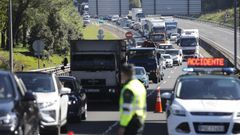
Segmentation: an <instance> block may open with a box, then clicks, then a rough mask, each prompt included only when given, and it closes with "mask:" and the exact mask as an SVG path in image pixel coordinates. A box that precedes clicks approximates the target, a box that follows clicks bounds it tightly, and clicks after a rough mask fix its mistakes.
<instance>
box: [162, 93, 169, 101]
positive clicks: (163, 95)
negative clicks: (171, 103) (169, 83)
mask: <svg viewBox="0 0 240 135" xmlns="http://www.w3.org/2000/svg"><path fill="white" fill-rule="evenodd" d="M161 97H162V98H163V99H166V100H171V97H172V94H171V93H169V92H165V93H163V94H162V95H161Z"/></svg>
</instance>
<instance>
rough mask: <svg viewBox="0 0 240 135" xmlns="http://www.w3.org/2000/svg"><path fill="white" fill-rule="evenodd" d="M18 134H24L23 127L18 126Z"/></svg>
mask: <svg viewBox="0 0 240 135" xmlns="http://www.w3.org/2000/svg"><path fill="white" fill-rule="evenodd" d="M18 135H23V127H22V126H20V127H18Z"/></svg>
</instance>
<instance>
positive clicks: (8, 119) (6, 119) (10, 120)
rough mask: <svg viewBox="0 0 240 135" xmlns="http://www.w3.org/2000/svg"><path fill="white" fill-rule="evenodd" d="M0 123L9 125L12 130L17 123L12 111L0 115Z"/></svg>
mask: <svg viewBox="0 0 240 135" xmlns="http://www.w3.org/2000/svg"><path fill="white" fill-rule="evenodd" d="M0 125H1V126H7V127H11V131H13V130H14V129H15V127H16V125H17V116H16V114H14V113H10V114H7V115H6V116H3V117H0Z"/></svg>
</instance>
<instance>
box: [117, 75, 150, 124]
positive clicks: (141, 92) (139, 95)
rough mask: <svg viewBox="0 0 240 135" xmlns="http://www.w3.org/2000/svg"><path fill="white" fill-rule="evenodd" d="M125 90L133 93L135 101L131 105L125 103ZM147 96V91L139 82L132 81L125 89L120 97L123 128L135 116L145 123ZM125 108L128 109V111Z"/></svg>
mask: <svg viewBox="0 0 240 135" xmlns="http://www.w3.org/2000/svg"><path fill="white" fill-rule="evenodd" d="M125 90H130V91H131V92H132V93H133V101H132V102H131V103H124V100H123V96H124V95H123V93H124V91H125ZM146 95H147V91H146V89H145V87H144V85H143V84H142V83H141V82H140V81H139V80H136V79H134V80H131V81H130V82H129V83H128V84H126V85H125V86H124V87H123V89H122V91H121V96H120V125H121V126H127V125H128V124H129V122H130V121H131V119H132V118H133V116H134V115H135V114H136V115H137V116H139V117H140V118H141V120H142V122H144V120H145V118H146V98H147V96H146ZM124 108H127V110H126V109H124Z"/></svg>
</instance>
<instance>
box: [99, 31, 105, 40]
mask: <svg viewBox="0 0 240 135" xmlns="http://www.w3.org/2000/svg"><path fill="white" fill-rule="evenodd" d="M97 38H98V39H99V40H103V39H104V31H103V30H102V29H99V30H98V35H97Z"/></svg>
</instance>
